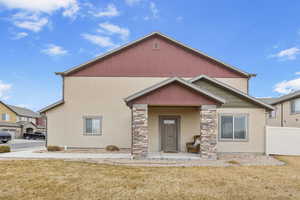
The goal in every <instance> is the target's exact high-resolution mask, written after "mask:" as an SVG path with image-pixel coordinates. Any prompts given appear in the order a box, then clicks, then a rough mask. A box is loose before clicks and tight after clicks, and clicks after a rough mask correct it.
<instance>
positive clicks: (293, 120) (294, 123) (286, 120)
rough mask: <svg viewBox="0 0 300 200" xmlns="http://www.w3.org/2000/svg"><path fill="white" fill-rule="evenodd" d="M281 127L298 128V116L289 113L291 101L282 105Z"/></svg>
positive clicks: (299, 122) (299, 118)
mask: <svg viewBox="0 0 300 200" xmlns="http://www.w3.org/2000/svg"><path fill="white" fill-rule="evenodd" d="M283 125H284V126H288V127H300V114H292V113H291V101H286V102H284V103H283Z"/></svg>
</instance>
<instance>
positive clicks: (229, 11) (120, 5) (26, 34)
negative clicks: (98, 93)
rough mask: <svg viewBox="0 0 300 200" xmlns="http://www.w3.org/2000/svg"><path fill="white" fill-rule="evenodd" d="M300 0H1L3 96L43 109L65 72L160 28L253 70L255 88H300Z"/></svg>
mask: <svg viewBox="0 0 300 200" xmlns="http://www.w3.org/2000/svg"><path fill="white" fill-rule="evenodd" d="M299 10H300V1H296V0H290V1H288V3H287V1H273V0H242V1H236V0H189V1H186V0H172V1H171V0H169V1H168V0H59V1H58V0H39V1H37V0H0V60H1V62H0V100H1V101H4V102H6V103H8V104H12V105H18V106H22V107H27V108H30V109H33V110H36V111H37V110H39V109H41V108H43V107H44V106H47V105H49V104H51V103H54V102H55V101H57V100H59V99H61V96H62V82H61V78H60V77H59V76H57V75H55V73H54V72H62V71H65V70H66V69H69V68H71V67H74V66H76V65H79V64H82V63H84V62H86V61H89V60H91V59H93V58H95V57H96V56H99V55H101V54H103V53H105V52H107V51H109V50H112V49H114V48H116V47H118V46H120V45H123V44H126V43H128V42H130V41H133V40H136V39H138V38H140V37H143V36H144V35H147V34H149V33H151V32H154V31H159V32H162V33H164V34H166V35H168V36H170V37H172V38H174V39H176V40H179V41H181V42H182V43H184V44H187V45H189V46H191V47H193V48H196V49H198V50H200V51H202V52H204V53H206V54H208V55H209V56H212V57H214V58H217V59H219V60H221V61H223V62H225V63H228V64H230V65H233V66H235V67H237V68H240V69H242V70H244V71H246V72H249V73H255V74H257V77H254V78H252V79H251V81H250V94H251V95H252V96H255V97H277V96H280V95H284V94H287V93H289V92H292V91H294V90H297V89H300V62H299V61H300V12H299Z"/></svg>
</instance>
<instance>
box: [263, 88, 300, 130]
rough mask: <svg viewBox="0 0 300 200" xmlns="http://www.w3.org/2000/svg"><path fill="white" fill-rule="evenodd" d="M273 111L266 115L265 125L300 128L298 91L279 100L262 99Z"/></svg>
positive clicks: (299, 96)
mask: <svg viewBox="0 0 300 200" xmlns="http://www.w3.org/2000/svg"><path fill="white" fill-rule="evenodd" d="M261 100H262V101H264V102H265V103H268V104H270V105H272V106H273V107H274V108H275V109H274V110H273V111H270V112H269V114H268V119H267V125H269V126H287V127H300V90H299V91H296V92H293V93H290V94H287V95H284V96H281V97H279V98H262V99H261Z"/></svg>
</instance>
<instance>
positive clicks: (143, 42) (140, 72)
mask: <svg viewBox="0 0 300 200" xmlns="http://www.w3.org/2000/svg"><path fill="white" fill-rule="evenodd" d="M56 74H58V75H60V76H61V77H62V79H63V98H62V100H60V101H58V102H57V103H55V104H52V105H50V106H48V107H46V108H44V109H42V110H41V111H40V112H41V113H45V114H46V116H47V128H48V130H47V133H48V145H57V146H67V147H70V148H105V147H106V146H107V145H116V146H118V147H120V148H129V149H131V152H132V154H133V155H134V156H136V157H144V156H147V154H148V153H149V152H185V151H186V147H185V146H186V143H187V142H192V141H193V136H194V135H201V139H200V155H201V156H202V157H205V158H215V157H216V155H217V153H218V152H219V153H223V152H256V153H264V152H265V132H264V130H265V125H266V113H267V112H268V111H270V110H272V109H273V107H272V106H270V105H268V104H266V103H264V102H262V101H260V100H258V99H256V98H254V97H251V96H249V94H248V88H249V86H248V84H249V79H250V78H251V77H252V76H255V75H253V74H249V73H246V72H244V71H242V70H240V69H237V68H235V67H233V66H230V65H227V64H225V63H223V62H220V61H218V60H216V59H214V58H212V57H210V56H207V55H205V54H203V53H201V52H199V51H198V50H196V49H193V48H191V47H188V46H186V45H184V44H182V43H180V42H178V41H175V40H173V39H171V38H169V37H168V36H165V35H163V34H161V33H152V34H150V35H147V36H145V37H143V38H141V39H139V40H137V41H134V42H132V43H130V44H128V45H125V46H122V47H120V48H118V49H116V50H114V51H111V52H109V53H107V54H104V55H103V56H100V57H98V58H96V59H94V60H92V61H89V62H87V63H84V64H82V65H79V66H77V67H74V68H71V69H69V70H67V71H65V72H59V73H56Z"/></svg>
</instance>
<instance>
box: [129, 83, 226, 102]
mask: <svg viewBox="0 0 300 200" xmlns="http://www.w3.org/2000/svg"><path fill="white" fill-rule="evenodd" d="M173 82H178V83H181V84H182V85H185V86H187V87H188V88H190V89H192V90H194V91H196V92H199V93H200V94H202V95H205V96H207V97H210V98H212V99H214V100H215V101H217V102H219V103H225V99H223V98H221V97H218V96H216V95H214V94H211V93H210V92H208V91H206V90H204V89H200V88H199V87H197V86H195V85H193V84H191V83H189V82H188V81H185V80H183V79H181V78H178V77H173V78H169V79H167V80H164V81H162V82H160V83H157V84H155V85H153V86H151V87H148V88H146V89H143V90H141V91H139V92H137V93H135V94H133V95H130V96H129V97H127V98H125V99H124V100H125V102H126V103H127V104H128V102H130V101H132V100H134V99H137V98H139V97H141V96H143V95H145V94H148V93H150V92H152V91H154V90H157V89H158V88H161V87H163V86H165V85H168V84H170V83H173Z"/></svg>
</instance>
